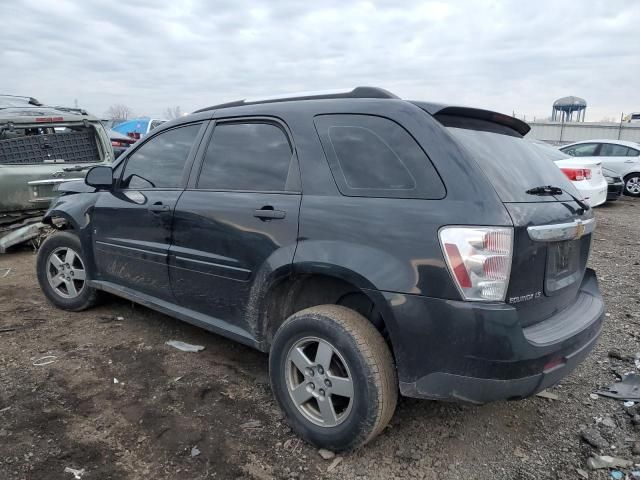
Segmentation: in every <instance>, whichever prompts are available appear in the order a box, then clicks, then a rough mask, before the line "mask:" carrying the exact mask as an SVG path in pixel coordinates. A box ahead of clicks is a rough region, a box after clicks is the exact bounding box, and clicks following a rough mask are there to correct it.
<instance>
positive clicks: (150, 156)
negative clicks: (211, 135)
mask: <svg viewBox="0 0 640 480" xmlns="http://www.w3.org/2000/svg"><path fill="white" fill-rule="evenodd" d="M199 130H200V124H194V125H188V126H186V127H180V128H174V129H172V130H167V131H166V132H163V133H161V134H159V135H156V136H155V137H153V138H151V139H149V141H147V142H145V143H144V144H143V145H142V146H141V147H140V148H138V149H137V150H136V151H135V152H133V153H132V154H131V156H130V157H129V158H128V159H127V164H126V166H125V168H124V173H123V175H122V180H121V182H120V187H121V188H130V189H145V188H178V187H180V185H181V183H182V176H183V172H184V166H185V164H186V163H187V157H188V156H189V152H190V151H191V147H192V146H193V142H194V141H195V139H196V136H197V135H198V131H199Z"/></svg>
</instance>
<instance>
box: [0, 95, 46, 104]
mask: <svg viewBox="0 0 640 480" xmlns="http://www.w3.org/2000/svg"><path fill="white" fill-rule="evenodd" d="M0 97H5V98H21V99H23V100H27V103H28V104H29V105H35V106H36V107H42V106H43V104H42V103H40V102H39V101H38V100H36V99H35V98H33V97H25V96H23V95H6V94H4V93H0Z"/></svg>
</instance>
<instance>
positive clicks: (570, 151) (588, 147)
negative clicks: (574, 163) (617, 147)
mask: <svg viewBox="0 0 640 480" xmlns="http://www.w3.org/2000/svg"><path fill="white" fill-rule="evenodd" d="M597 149H598V144H597V143H583V144H581V145H574V146H573V147H569V148H561V149H560V150H562V151H563V152H564V153H566V154H567V155H571V156H572V157H593V156H594V155H595V154H596V150H597Z"/></svg>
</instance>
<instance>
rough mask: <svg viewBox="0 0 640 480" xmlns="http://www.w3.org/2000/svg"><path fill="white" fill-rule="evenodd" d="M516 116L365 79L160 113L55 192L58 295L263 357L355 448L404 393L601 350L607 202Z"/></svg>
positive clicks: (478, 400)
mask: <svg viewBox="0 0 640 480" xmlns="http://www.w3.org/2000/svg"><path fill="white" fill-rule="evenodd" d="M528 131H529V126H528V125H527V124H525V123H523V122H522V121H520V120H518V119H515V118H512V117H509V116H505V115H501V114H499V113H494V112H491V111H487V110H481V109H476V108H467V107H459V106H452V105H441V104H435V103H427V102H416V101H405V100H402V99H400V98H398V97H397V96H395V95H393V94H391V93H390V92H388V91H386V90H383V89H379V88H372V87H358V88H355V89H353V90H348V91H332V92H325V93H317V94H300V95H291V96H288V97H277V98H276V97H273V98H263V99H246V100H241V101H237V102H232V103H227V104H223V105H217V106H213V107H210V108H205V109H202V110H199V111H197V112H195V113H193V114H191V115H188V116H185V117H182V118H180V119H177V120H173V121H170V122H167V123H164V124H163V125H161V126H160V127H158V128H157V129H155V130H153V131H152V132H151V133H150V134H149V135H148V136H146V137H145V138H144V139H142V140H140V141H139V142H137V143H136V144H135V145H134V146H133V147H132V148H130V149H129V150H128V151H127V152H126V153H125V154H123V155H122V157H121V158H119V159H118V160H117V161H116V162H115V163H114V164H113V165H112V166H97V167H94V168H93V169H92V170H90V171H89V173H88V175H87V177H86V179H85V181H84V182H82V181H75V182H68V183H65V184H63V185H62V186H61V187H60V188H59V193H60V196H59V197H57V199H56V200H54V202H53V204H52V205H51V207H50V209H49V211H48V212H47V214H46V216H45V222H48V223H49V224H52V225H55V226H57V227H58V228H59V229H60V231H59V232H57V233H55V234H54V235H52V236H50V237H49V238H48V239H47V240H46V241H45V242H44V243H43V245H42V246H41V248H40V251H39V253H38V261H37V274H38V280H39V283H40V286H41V288H42V290H43V292H44V294H45V295H46V297H47V298H48V299H49V300H50V301H51V302H53V303H54V304H55V305H56V306H58V307H60V308H63V309H66V310H72V311H79V310H84V309H86V308H88V307H90V306H92V305H93V304H94V303H95V302H96V301H97V300H98V297H99V294H100V293H102V292H108V293H111V294H115V295H119V296H121V297H124V298H127V299H129V300H131V301H134V302H138V303H141V304H143V305H145V306H147V307H149V308H152V309H155V310H157V311H160V312H163V313H165V314H168V315H171V316H173V317H176V318H178V319H181V320H184V321H186V322H189V323H192V324H194V325H197V326H200V327H202V328H204V329H206V330H209V331H211V332H215V333H217V334H220V335H224V336H226V337H229V338H231V339H234V340H236V341H238V342H241V343H244V344H246V345H249V346H251V347H254V348H257V349H259V350H261V351H263V352H268V353H269V372H270V377H271V386H272V389H273V393H274V395H275V397H276V399H277V401H278V403H279V404H280V406H281V408H282V409H283V411H284V412H285V415H286V418H287V420H288V421H289V423H290V424H291V427H292V428H293V430H294V431H295V432H297V433H298V434H299V435H300V436H301V437H303V438H304V439H306V440H307V441H309V442H311V443H313V444H315V445H318V446H322V447H325V448H331V449H334V450H349V449H353V448H356V447H358V446H359V445H363V444H364V443H366V442H368V441H369V440H371V439H372V438H374V437H375V436H376V435H377V434H379V433H380V432H381V431H382V430H383V429H384V428H385V426H386V424H387V423H388V422H389V420H390V419H391V417H392V415H393V412H394V409H395V407H396V402H397V397H398V393H399V394H401V395H405V396H408V397H418V398H427V399H435V400H445V401H460V402H467V403H472V404H483V403H486V402H490V401H494V400H501V399H521V398H524V397H527V396H530V395H533V394H535V393H536V392H539V391H540V390H542V389H544V388H546V387H549V386H551V385H554V384H555V383H557V382H558V381H559V380H561V379H562V378H563V377H564V376H566V375H567V374H568V373H569V372H570V371H572V370H573V369H574V368H575V367H576V365H578V363H579V362H580V361H582V360H583V359H584V358H585V357H586V356H587V354H588V353H589V351H590V350H591V348H592V347H593V345H594V343H595V341H596V339H597V337H598V335H599V333H600V330H601V328H602V322H603V316H604V314H603V312H604V305H603V301H602V298H601V295H600V293H599V290H598V284H597V280H596V276H595V273H594V272H593V271H592V270H590V269H588V268H587V260H588V257H589V250H590V247H591V241H592V234H593V231H594V228H595V219H594V215H593V211H592V210H591V209H590V208H589V206H588V205H586V204H585V203H584V202H583V201H582V200H581V199H580V198H579V196H578V195H579V194H578V192H577V191H576V190H574V188H573V187H572V185H571V184H570V182H569V181H568V180H567V178H566V177H565V175H564V174H563V173H562V172H561V171H560V170H559V169H557V168H552V166H551V167H550V166H549V162H548V160H547V159H546V158H545V157H544V155H543V154H541V153H540V152H538V151H537V149H536V148H535V146H533V145H532V144H531V143H530V142H528V141H525V140H524V139H523V136H524V135H525V134H526V133H527V132H528Z"/></svg>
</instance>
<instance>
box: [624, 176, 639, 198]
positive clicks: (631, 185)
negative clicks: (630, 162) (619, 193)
mask: <svg viewBox="0 0 640 480" xmlns="http://www.w3.org/2000/svg"><path fill="white" fill-rule="evenodd" d="M624 193H625V195H629V196H631V197H640V173H631V174H629V175H627V176H626V177H624Z"/></svg>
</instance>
